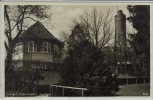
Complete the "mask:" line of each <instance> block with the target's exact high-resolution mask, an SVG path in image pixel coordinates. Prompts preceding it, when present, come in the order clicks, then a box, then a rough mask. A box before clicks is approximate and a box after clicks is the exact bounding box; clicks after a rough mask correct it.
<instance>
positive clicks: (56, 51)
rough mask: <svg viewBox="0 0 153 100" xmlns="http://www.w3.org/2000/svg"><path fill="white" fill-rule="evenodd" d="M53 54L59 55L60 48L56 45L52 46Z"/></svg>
mask: <svg viewBox="0 0 153 100" xmlns="http://www.w3.org/2000/svg"><path fill="white" fill-rule="evenodd" d="M54 53H55V54H57V55H60V47H59V46H58V45H54Z"/></svg>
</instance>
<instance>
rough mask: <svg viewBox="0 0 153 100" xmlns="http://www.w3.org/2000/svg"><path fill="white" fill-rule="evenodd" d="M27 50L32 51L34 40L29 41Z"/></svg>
mask: <svg viewBox="0 0 153 100" xmlns="http://www.w3.org/2000/svg"><path fill="white" fill-rule="evenodd" d="M29 51H34V42H33V41H30V42H29Z"/></svg>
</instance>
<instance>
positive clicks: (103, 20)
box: [74, 8, 113, 49]
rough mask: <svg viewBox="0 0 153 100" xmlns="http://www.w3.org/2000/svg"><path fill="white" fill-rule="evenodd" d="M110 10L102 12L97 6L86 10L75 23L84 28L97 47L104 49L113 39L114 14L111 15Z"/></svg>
mask: <svg viewBox="0 0 153 100" xmlns="http://www.w3.org/2000/svg"><path fill="white" fill-rule="evenodd" d="M110 13H111V12H110V10H108V11H106V12H102V11H100V10H98V9H97V8H93V9H92V11H90V12H89V11H85V12H84V14H82V15H80V16H79V17H78V18H77V19H76V20H74V23H75V25H76V23H77V24H80V26H81V27H82V28H83V29H84V31H85V33H86V37H87V38H89V40H90V41H91V42H92V43H94V45H95V46H96V48H100V49H102V48H103V47H105V46H106V44H108V43H109V42H110V40H111V39H112V34H113V26H112V16H110Z"/></svg>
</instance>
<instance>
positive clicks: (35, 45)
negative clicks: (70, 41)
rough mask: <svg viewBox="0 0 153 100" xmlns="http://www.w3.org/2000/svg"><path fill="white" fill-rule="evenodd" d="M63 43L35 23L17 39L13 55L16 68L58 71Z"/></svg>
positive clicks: (38, 23) (39, 24) (40, 24)
mask: <svg viewBox="0 0 153 100" xmlns="http://www.w3.org/2000/svg"><path fill="white" fill-rule="evenodd" d="M62 48H63V43H62V42H61V41H59V40H58V39H57V38H55V37H54V36H53V35H52V34H51V33H50V32H49V31H48V30H47V29H46V28H45V27H44V26H43V24H42V23H40V22H39V21H37V22H36V23H35V24H33V25H32V26H31V27H30V28H28V29H27V30H26V31H25V32H23V33H22V34H21V36H20V38H19V42H18V43H17V45H16V48H15V52H17V53H18V54H15V55H14V66H15V67H16V68H22V67H25V68H36V69H45V70H60V68H61V65H62V59H61V56H62V53H61V52H62Z"/></svg>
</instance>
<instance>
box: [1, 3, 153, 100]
mask: <svg viewBox="0 0 153 100" xmlns="http://www.w3.org/2000/svg"><path fill="white" fill-rule="evenodd" d="M7 1H10V0H7ZM16 1H19V0H16ZM26 1H30V2H25V1H24V2H1V9H0V12H1V14H0V17H1V19H2V20H1V23H0V25H1V31H0V32H1V34H0V73H1V75H0V89H1V90H0V97H4V96H5V94H4V93H5V86H4V85H5V84H4V83H5V77H4V72H5V70H4V59H5V54H4V53H5V47H4V38H3V37H4V34H2V33H4V20H3V19H4V9H3V7H4V5H7V4H8V5H51V4H52V5H70V4H71V5H91V4H92V5H100V4H99V2H100V3H102V5H116V4H117V5H128V4H131V3H132V5H136V4H137V5H150V55H151V59H150V62H151V65H150V69H151V70H150V77H151V80H153V77H152V76H153V73H152V72H153V68H151V66H152V65H153V62H152V58H153V52H152V51H151V50H152V48H153V45H151V44H152V42H153V34H151V33H152V32H153V29H152V27H153V18H152V16H153V11H152V9H153V1H133V2H132V1H117V2H116V1H83V2H80V1H62V2H60V0H57V2H55V1H52V2H34V1H32V0H26ZM40 1H42V0H40ZM151 80H150V85H151V88H150V89H151V91H150V95H151V97H153V95H152V91H153V89H152V84H153V83H152V81H151ZM124 97H126V96H124ZM6 98H7V97H6ZM33 98H35V97H32V99H33ZM56 98H58V99H63V98H59V97H56ZM56 98H55V99H56ZM102 98H105V97H102ZM102 98H101V97H96V99H102ZM107 98H108V97H107ZM110 98H111V99H112V98H113V99H116V98H117V99H123V97H110ZM128 98H131V97H128ZM134 98H138V99H139V100H141V99H142V98H143V99H148V98H149V97H140V96H139V97H134ZM11 99H12V98H11ZM30 99H31V98H30ZM39 99H42V98H39ZM43 99H46V98H44V97H43ZM49 99H50V98H49ZM52 99H53V98H52ZM64 99H72V98H64ZM73 99H78V97H77V98H73ZM83 99H89V98H83ZM90 99H95V97H91V98H90ZM124 99H126V98H124Z"/></svg>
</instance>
